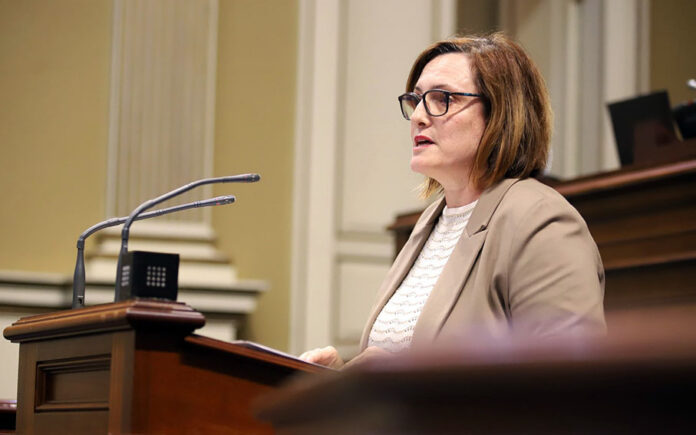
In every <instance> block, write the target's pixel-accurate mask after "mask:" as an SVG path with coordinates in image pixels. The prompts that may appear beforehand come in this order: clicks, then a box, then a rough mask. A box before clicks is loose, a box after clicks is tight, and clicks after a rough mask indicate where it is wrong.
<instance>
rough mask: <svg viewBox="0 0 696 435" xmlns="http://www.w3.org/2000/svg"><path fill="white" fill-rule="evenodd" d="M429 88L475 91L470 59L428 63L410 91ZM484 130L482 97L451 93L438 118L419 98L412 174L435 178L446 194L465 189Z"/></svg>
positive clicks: (459, 56) (458, 56)
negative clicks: (447, 103)
mask: <svg viewBox="0 0 696 435" xmlns="http://www.w3.org/2000/svg"><path fill="white" fill-rule="evenodd" d="M431 89H444V90H446V91H450V92H470V93H478V92H479V89H477V87H476V84H475V82H474V76H473V73H472V70H471V66H470V62H469V57H468V55H466V54H464V53H447V54H443V55H440V56H438V57H436V58H434V59H433V60H431V61H430V62H429V63H428V64H427V65H426V66H425V68H423V72H422V73H421V75H420V78H419V79H418V82H417V83H416V87H415V89H414V92H415V93H417V94H419V95H422V94H423V93H424V92H426V91H429V90H431ZM485 127H486V118H485V108H484V104H483V101H481V98H478V97H466V96H457V95H452V96H451V97H450V102H449V110H448V111H447V113H445V114H444V115H442V116H430V115H428V113H427V112H426V111H425V107H423V101H422V100H421V102H420V103H419V104H418V106H417V107H416V109H415V111H414V112H413V114H412V115H411V140H412V146H413V154H412V156H411V170H413V171H415V172H418V173H421V174H423V175H426V176H428V177H430V178H433V179H435V180H437V181H438V182H439V183H440V184H441V185H442V187H443V188H444V189H445V190H448V189H461V188H465V187H466V186H467V185H468V183H469V174H470V173H471V168H472V166H473V162H474V157H475V156H476V148H477V147H478V145H479V142H480V141H481V136H482V135H483V131H484V129H485Z"/></svg>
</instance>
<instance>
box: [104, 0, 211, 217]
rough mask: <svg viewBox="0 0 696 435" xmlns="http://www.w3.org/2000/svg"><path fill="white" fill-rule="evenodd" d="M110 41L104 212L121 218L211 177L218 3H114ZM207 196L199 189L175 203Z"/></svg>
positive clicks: (161, 0)
mask: <svg viewBox="0 0 696 435" xmlns="http://www.w3.org/2000/svg"><path fill="white" fill-rule="evenodd" d="M113 35H114V39H113V54H112V75H111V76H112V84H111V113H110V117H111V119H110V130H109V166H108V167H109V174H108V192H107V214H108V215H109V216H113V215H118V216H122V215H127V214H128V213H129V212H130V211H131V210H132V209H133V208H135V207H136V206H137V205H138V204H139V203H141V202H142V201H144V200H147V199H150V198H153V197H156V196H159V195H160V194H162V193H165V192H167V191H169V190H172V189H174V188H176V187H178V186H180V185H183V184H186V183H188V182H191V181H193V180H196V179H200V178H204V177H208V176H211V168H212V159H213V137H214V107H215V69H216V53H217V0H199V1H187V0H149V1H146V2H144V1H138V0H115V1H114V29H113ZM209 195H210V189H208V190H206V189H205V188H201V189H199V190H195V191H193V192H191V193H189V194H187V195H184V196H183V197H182V198H180V200H181V201H182V202H183V201H186V200H189V201H190V200H195V199H202V198H203V197H205V196H209ZM207 215H208V213H207V211H203V210H197V211H192V212H187V213H185V214H177V215H170V216H169V219H172V220H180V219H183V220H186V221H194V222H206V221H207V220H208V219H207Z"/></svg>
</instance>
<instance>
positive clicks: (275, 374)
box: [4, 299, 322, 434]
mask: <svg viewBox="0 0 696 435" xmlns="http://www.w3.org/2000/svg"><path fill="white" fill-rule="evenodd" d="M204 323H205V318H204V317H203V315H202V314H200V313H199V312H197V311H195V310H193V309H192V308H190V307H189V306H188V305H185V304H182V303H177V302H163V301H154V300H137V299H136V300H131V301H126V302H120V303H113V304H105V305H100V306H95V307H90V308H83V309H79V310H68V311H60V312H56V313H49V314H43V315H37V316H31V317H25V318H23V319H20V320H19V321H17V322H15V323H14V324H13V325H12V326H9V327H8V328H6V329H5V331H4V335H5V337H6V338H7V339H9V340H12V341H13V342H19V343H20V350H19V352H20V356H19V389H18V394H17V396H18V397H17V402H18V408H17V431H18V432H19V433H70V434H83V433H84V434H98V433H107V432H108V433H114V434H116V433H186V434H191V433H206V434H211V433H212V434H214V433H244V434H256V433H272V428H271V426H270V425H268V424H267V423H262V422H260V421H259V420H257V419H256V418H255V417H254V416H253V414H252V411H251V409H250V407H251V402H252V401H253V400H255V398H256V397H257V396H258V395H260V394H263V393H265V392H268V391H270V390H272V389H274V388H276V387H277V386H278V385H279V384H280V383H282V382H283V381H285V380H287V379H288V378H289V377H291V376H293V375H295V374H298V373H302V372H317V371H322V369H321V368H320V367H318V366H314V365H311V364H308V363H303V362H301V361H297V360H293V359H291V358H285V357H283V356H279V355H275V354H271V353H267V352H264V351H261V350H258V349H254V348H249V347H247V346H244V345H242V344H233V343H227V342H223V341H219V340H214V339H211V338H206V337H202V336H198V335H194V334H191V332H192V331H193V330H194V329H196V328H199V327H201V326H203V324H204Z"/></svg>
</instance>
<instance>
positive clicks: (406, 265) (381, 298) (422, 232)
mask: <svg viewBox="0 0 696 435" xmlns="http://www.w3.org/2000/svg"><path fill="white" fill-rule="evenodd" d="M444 207H445V199H444V198H441V199H440V200H438V201H436V202H434V203H433V204H432V205H430V206H429V207H428V208H427V209H425V211H424V212H423V214H422V215H421V217H420V219H419V220H418V222H417V223H416V226H415V227H414V228H413V231H412V232H411V236H410V237H409V238H408V241H407V242H406V244H405V245H404V247H403V248H402V249H401V252H400V253H399V255H398V256H397V257H396V260H394V264H393V265H392V267H391V269H389V273H388V274H387V276H386V278H385V279H384V282H382V286H381V287H380V289H379V291H378V292H377V295H378V296H377V303H376V304H375V305H374V306H373V307H372V311H371V312H370V317H368V321H367V324H366V325H365V329H364V330H363V333H362V337H361V339H360V349H365V348H366V347H367V340H368V338H369V336H370V331H372V325H373V324H374V323H375V320H377V316H378V315H379V313H380V312H381V311H382V308H384V306H385V305H386V304H387V302H388V301H389V299H390V298H391V297H392V295H393V294H394V292H395V291H396V289H397V288H398V287H399V285H401V282H402V281H403V280H404V278H405V277H406V274H408V272H409V271H410V270H411V267H412V266H413V263H414V262H415V261H416V258H418V254H420V251H421V249H423V245H425V242H426V241H427V240H428V237H429V236H430V233H431V231H432V229H433V226H434V225H435V222H437V219H438V217H439V216H440V214H441V213H442V209H443V208H444Z"/></svg>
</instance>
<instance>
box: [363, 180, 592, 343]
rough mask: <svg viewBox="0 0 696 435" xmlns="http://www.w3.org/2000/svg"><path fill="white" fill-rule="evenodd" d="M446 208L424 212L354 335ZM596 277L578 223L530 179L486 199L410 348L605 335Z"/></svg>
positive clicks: (507, 184) (501, 186)
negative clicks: (511, 336)
mask: <svg viewBox="0 0 696 435" xmlns="http://www.w3.org/2000/svg"><path fill="white" fill-rule="evenodd" d="M444 206H445V201H444V198H443V199H440V200H439V201H436V202H435V203H433V204H432V205H431V206H429V207H428V208H427V209H426V210H425V211H424V212H423V214H422V215H421V217H420V219H419V220H418V222H417V223H416V225H415V227H414V229H413V232H412V234H411V237H410V238H409V240H408V242H406V245H405V246H404V248H403V249H402V250H401V252H400V253H399V255H398V257H397V258H396V260H395V261H394V264H393V265H392V267H391V269H390V270H389V273H388V274H387V276H386V278H385V280H384V282H383V283H382V286H381V288H380V290H379V292H378V295H377V303H376V305H375V306H374V307H373V308H372V311H371V314H370V317H369V320H368V322H367V325H366V327H365V330H364V331H363V334H362V339H361V348H362V349H364V348H365V347H366V344H367V339H368V336H369V334H370V331H371V329H372V325H373V323H374V322H375V319H376V318H377V315H378V314H379V312H380V311H381V310H382V308H383V307H384V305H385V304H386V303H387V301H388V300H389V298H390V297H391V296H392V294H394V291H396V289H397V287H398V286H399V285H400V284H401V282H402V281H403V279H404V278H405V277H406V274H407V273H408V272H409V270H410V269H411V266H412V265H413V263H414V262H415V260H416V258H417V257H418V254H419V253H420V251H421V249H422V248H423V245H424V244H425V242H426V240H427V239H428V236H429V235H430V232H431V231H432V229H433V227H434V226H435V223H436V222H437V219H438V218H439V216H440V215H441V213H442V209H443V208H444ZM603 302H604V269H603V267H602V261H601V259H600V256H599V252H598V250H597V246H596V244H595V243H594V240H593V239H592V236H591V235H590V233H589V231H588V229H587V225H586V224H585V221H584V220H583V219H582V217H581V216H580V214H579V213H578V212H577V211H576V210H575V209H574V208H573V207H572V206H571V205H570V204H569V203H568V202H567V201H566V200H565V198H563V197H562V196H561V195H560V194H559V193H558V192H556V191H555V190H554V189H552V188H550V187H548V186H546V185H544V184H542V183H540V182H538V181H536V180H534V179H525V180H518V179H506V180H503V181H502V182H500V183H498V184H497V185H495V186H493V187H492V188H490V189H488V190H486V191H485V192H484V193H483V194H482V195H481V197H480V198H479V201H478V204H476V207H475V208H474V211H473V213H472V215H471V218H470V219H469V223H468V225H467V226H466V228H465V229H464V233H463V234H462V236H461V238H460V239H459V241H458V242H457V245H456V246H455V248H454V250H453V251H452V254H451V256H450V258H449V260H448V261H447V264H446V265H445V268H444V269H443V271H442V274H441V275H440V278H439V279H438V281H437V283H436V284H435V286H434V288H433V290H432V293H431V294H430V297H429V298H428V300H427V302H426V303H425V306H424V307H423V311H422V312H421V315H420V317H419V318H418V322H417V323H416V326H415V329H414V332H413V341H412V343H411V346H412V347H414V348H415V347H419V346H425V345H428V344H431V343H433V342H435V341H438V342H441V341H443V340H460V341H461V340H466V337H477V338H481V336H482V335H490V336H501V335H503V334H508V333H510V332H513V333H521V334H533V335H541V336H543V335H552V334H556V333H568V332H570V333H603V332H604V331H605V329H606V326H605V322H604V307H603Z"/></svg>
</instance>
